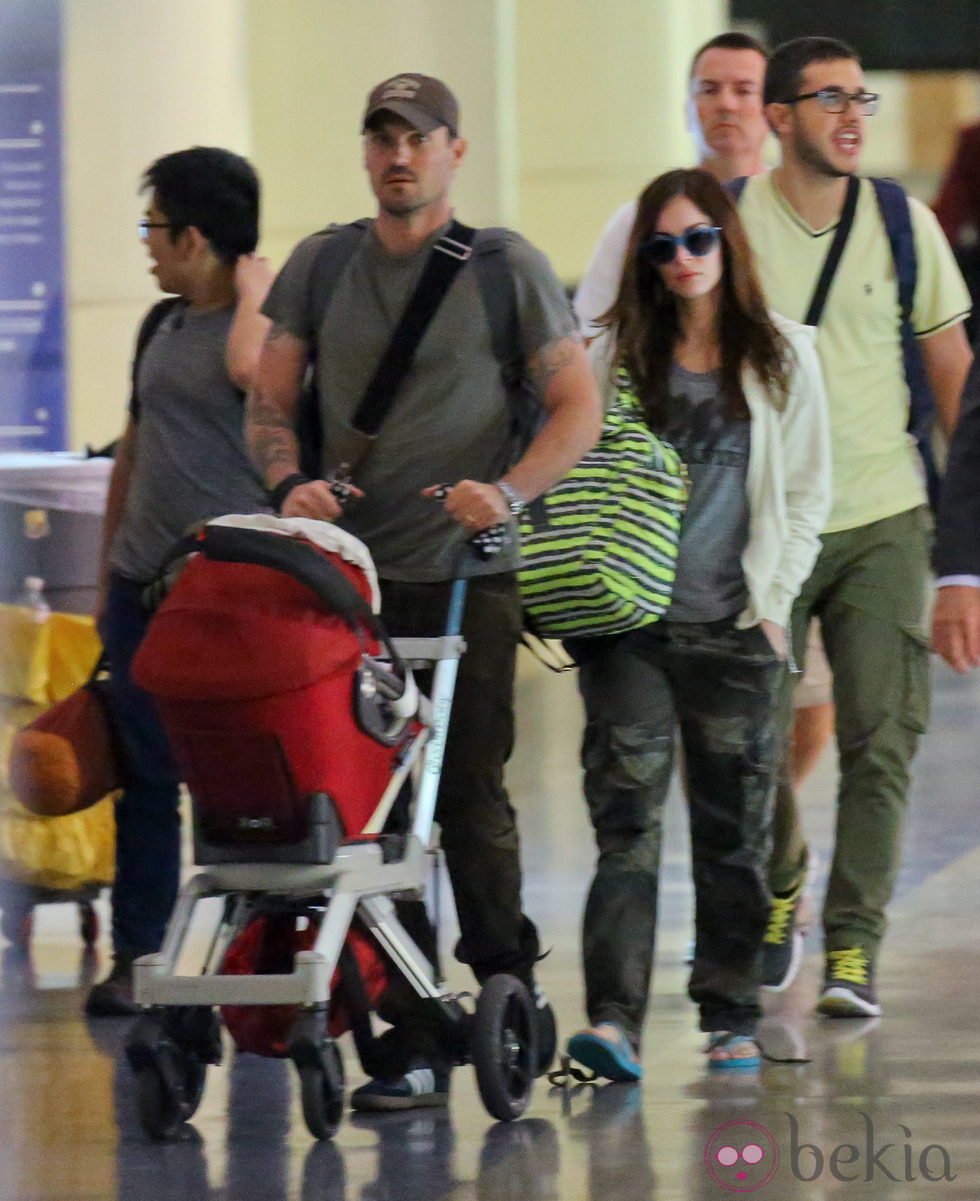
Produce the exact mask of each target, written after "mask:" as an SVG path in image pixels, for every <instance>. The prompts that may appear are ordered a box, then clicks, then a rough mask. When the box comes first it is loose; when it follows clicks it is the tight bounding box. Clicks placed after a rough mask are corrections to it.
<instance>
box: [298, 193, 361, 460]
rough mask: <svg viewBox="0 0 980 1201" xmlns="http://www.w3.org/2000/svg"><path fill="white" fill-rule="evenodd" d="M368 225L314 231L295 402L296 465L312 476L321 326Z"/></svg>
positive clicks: (318, 427)
mask: <svg viewBox="0 0 980 1201" xmlns="http://www.w3.org/2000/svg"><path fill="white" fill-rule="evenodd" d="M370 227H371V222H370V219H369V218H367V217H362V218H361V219H360V220H359V221H352V222H350V224H349V225H328V226H327V227H326V229H321V230H318V231H317V233H316V234H315V235H314V237H319V238H320V239H321V243H320V246H319V248H318V249H317V252H316V255H315V256H314V258H313V264H312V266H311V268H310V275H309V281H308V289H309V290H308V295H307V307H306V311H307V314H308V316H309V330H310V336H309V337H310V346H309V362H308V365H307V371H306V380H305V383H304V386H303V390H302V392H301V393H300V397H299V400H298V402H297V406H296V441H297V443H298V444H299V466H300V470H301V471H302V472H303V473H304V474H305V475H308V476H310V477H311V478H312V477H316V476H318V475H319V474H320V457H321V453H322V450H323V423H322V421H321V418H320V397H319V394H318V393H317V390H316V358H317V350H318V342H319V336H320V328H321V326H322V325H323V322H324V321H325V319H326V316H327V310H328V309H329V308H330V301H331V300H332V299H333V295H334V292H335V291H336V290H337V284H338V283H339V282H340V277H341V276H342V275H343V273H344V270H345V268H346V267H347V264H348V263H349V262H350V261H351V259H352V258H353V257H354V254H355V252H356V251H357V248H358V246H360V244H361V242H362V241H363V240H364V235H365V234H366V233H367V231H368V229H370Z"/></svg>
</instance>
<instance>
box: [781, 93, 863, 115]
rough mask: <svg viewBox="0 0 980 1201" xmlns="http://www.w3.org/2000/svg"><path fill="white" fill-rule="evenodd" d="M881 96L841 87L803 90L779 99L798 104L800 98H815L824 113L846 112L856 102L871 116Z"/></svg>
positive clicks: (786, 102)
mask: <svg viewBox="0 0 980 1201" xmlns="http://www.w3.org/2000/svg"><path fill="white" fill-rule="evenodd" d="M880 99H881V97H880V96H879V95H878V93H877V92H845V91H844V89H843V88H821V89H820V91H819V92H804V93H803V95H802V96H790V97H789V99H788V100H780V102H779V103H780V104H799V102H800V101H801V100H816V102H817V104H819V105H820V107H821V108H822V109H823V111H824V112H825V113H846V112H847V110H848V107H849V106H850V105H852V104H856V105H857V106H858V108H860V109H861V110H862V111H863V112H864V115H865V116H866V117H873V116H874V115H875V113H876V112H877V111H878V101H879V100H880Z"/></svg>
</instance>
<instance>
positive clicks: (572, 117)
mask: <svg viewBox="0 0 980 1201" xmlns="http://www.w3.org/2000/svg"><path fill="white" fill-rule="evenodd" d="M726 11H727V4H726V3H725V0H606V2H605V3H604V4H602V5H599V4H596V3H595V0H166V3H165V4H163V3H154V2H153V0H65V12H66V59H67V62H66V82H65V145H66V168H67V171H66V205H67V214H68V264H67V268H68V279H69V300H70V304H69V358H70V387H71V421H70V426H71V444H72V445H73V446H76V447H77V446H80V445H81V444H83V443H84V442H93V443H96V444H99V443H101V442H105V441H108V440H109V439H110V438H112V437H114V436H115V435H116V434H117V433H118V432H119V430H120V429H121V427H122V425H123V422H124V420H125V400H126V393H127V374H128V364H129V358H130V354H131V349H132V344H133V336H134V332H135V327H136V324H137V322H138V320H139V317H140V315H141V313H142V312H143V311H144V310H145V308H146V307H147V305H148V304H149V303H150V302H151V301H152V300H153V298H154V296H155V292H154V288H153V282H152V280H151V279H150V277H149V276H148V275H147V273H146V260H145V257H144V254H143V252H142V249H141V247H140V245H139V243H138V241H137V239H136V236H135V228H134V226H135V221H136V219H137V218H138V216H139V215H140V213H141V211H142V204H143V202H142V201H141V199H140V198H139V197H138V196H137V195H136V187H137V184H138V181H139V177H140V174H141V172H142V170H143V169H144V168H145V166H146V165H147V164H148V163H149V162H150V161H152V159H153V158H155V157H156V156H158V155H160V154H163V153H166V152H167V151H169V150H174V149H178V148H180V147H183V146H189V145H193V144H195V143H197V144H215V145H225V146H229V147H231V148H232V149H235V150H239V151H242V152H245V153H249V154H251V156H252V157H253V159H254V160H255V162H256V164H257V166H258V167H259V170H260V172H261V174H262V178H263V182H264V188H265V202H264V220H263V226H264V238H263V244H262V249H263V251H264V252H265V253H266V254H267V255H269V257H270V258H271V259H272V260H273V262H274V263H276V264H278V263H279V262H281V260H282V258H283V257H284V256H285V254H286V253H287V252H288V250H289V248H290V247H291V246H292V245H294V244H295V242H296V241H297V240H298V239H299V238H300V237H302V236H303V235H304V234H306V233H308V232H310V231H311V230H313V229H317V228H319V227H321V226H322V225H324V224H326V223H327V222H328V221H336V220H340V221H343V220H348V219H350V218H353V217H356V216H361V215H363V214H365V213H368V212H370V211H371V209H372V199H371V196H370V194H369V192H368V190H367V188H366V186H365V181H364V175H363V172H362V170H361V165H360V155H361V150H360V139H359V122H360V116H361V112H362V109H363V104H364V99H365V96H366V94H367V92H368V90H369V88H370V87H371V86H372V85H373V84H375V83H377V82H378V81H379V80H381V79H383V78H385V77H386V76H388V75H391V74H394V73H396V72H398V71H403V70H420V71H425V72H428V73H431V74H435V75H439V76H441V77H442V78H444V79H446V80H447V81H448V82H449V83H450V84H451V86H452V87H453V88H454V89H455V90H456V91H457V92H458V94H459V97H460V101H461V105H462V112H463V132H464V134H465V135H466V137H467V138H468V139H469V142H470V149H469V152H468V155H467V159H466V161H465V163H464V164H463V167H462V169H461V171H460V174H459V178H458V181H457V185H456V191H455V196H456V201H457V205H458V209H459V212H460V215H461V217H463V219H464V220H467V221H470V222H472V223H474V224H478V225H481V224H492V223H500V224H506V225H511V226H514V227H516V228H518V229H520V230H521V231H522V232H524V233H525V234H527V235H528V236H529V237H530V238H531V239H532V241H534V242H536V243H537V244H539V245H540V246H541V247H542V248H543V249H544V250H545V251H546V252H547V253H548V254H549V255H550V257H551V258H552V261H553V262H554V264H555V266H556V268H557V269H558V271H559V273H560V274H561V275H562V277H563V278H565V279H566V280H568V281H573V280H575V279H577V278H578V276H579V275H580V273H581V271H582V270H583V268H584V266H585V264H586V263H587V261H588V258H589V255H590V253H591V251H592V248H593V246H594V245H595V241H596V239H597V237H598V235H599V232H600V231H601V229H602V227H603V225H604V223H605V222H606V220H607V219H608V217H609V216H610V214H611V213H612V212H613V210H614V209H615V208H616V207H617V206H618V205H619V204H621V203H622V202H623V201H624V200H625V199H626V198H628V197H629V196H631V195H635V194H636V192H637V191H638V190H639V189H640V187H641V186H642V185H643V183H644V182H645V181H647V180H648V179H650V178H651V177H652V176H653V175H655V174H657V173H659V172H660V171H663V170H666V169H668V168H670V167H673V166H676V165H678V164H681V163H688V162H690V161H691V159H692V156H693V147H692V144H691V141H690V138H689V136H688V133H687V131H686V128H685V113H684V107H685V99H686V91H687V87H686V85H687V70H688V65H689V61H690V57H691V54H692V52H693V51H694V50H695V49H696V48H697V46H698V45H699V44H700V43H701V42H702V41H704V40H705V39H707V38H708V37H711V36H712V35H713V34H715V33H717V32H720V31H721V30H722V29H724V28H725V27H726V23H727V22H726ZM189 31H192V33H191V32H189ZM869 83H870V84H871V85H872V86H875V87H879V86H880V88H881V90H882V91H883V92H884V93H885V102H886V103H885V106H884V109H883V112H882V115H881V116H880V117H877V118H876V119H875V125H874V127H873V133H872V136H871V139H870V142H869V147H868V158H867V163H866V166H867V168H868V170H872V171H875V172H879V173H888V174H901V175H902V176H903V178H910V182H913V185H914V186H916V184H915V181H916V179H917V177H916V175H915V168H916V166H917V163H916V157H919V158H921V157H922V156H923V154H926V153H928V157H929V164H928V166H933V164H934V161H939V160H940V159H941V158H942V157H944V155H940V154H939V150H938V147H939V146H940V143H942V147H943V149H945V146H946V145H948V142H949V139H950V137H951V130H952V128H953V127H954V126H955V125H957V124H960V123H962V122H963V121H965V120H966V119H968V118H969V117H970V116H971V115H972V113H973V112H974V111H976V96H977V87H976V81H975V79H974V78H973V77H958V78H956V79H954V78H947V79H939V80H936V79H925V78H923V77H916V78H914V79H911V80H909V81H905V80H903V79H901V78H900V77H895V76H888V77H874V79H873V80H869ZM933 184H934V177H933V176H929V175H924V176H922V178H921V179H919V181H918V184H917V186H918V190H919V191H920V193H927V194H928V191H929V189H930V188H931V186H933Z"/></svg>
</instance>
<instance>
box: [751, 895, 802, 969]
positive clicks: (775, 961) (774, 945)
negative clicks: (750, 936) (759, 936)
mask: <svg viewBox="0 0 980 1201" xmlns="http://www.w3.org/2000/svg"><path fill="white" fill-rule="evenodd" d="M802 900H803V881H800V883H799V884H798V885H797V886H796V888H794V889H793V891H792V892H790V893H787V895H786V896H784V897H776V896H774V897H773V899H772V905H771V907H770V909H769V925H768V926H767V927H766V934H765V937H764V938H763V940H762V974H761V978H760V984H761V985H762V987H763V988H764V989H766V990H767V991H768V992H783V990H784V989H787V988H789V986H790V985H791V984H792V983H793V981H794V980H795V979H796V973H797V972H798V971H799V970H800V963H801V962H802V960H803V935H802V934H801V933H800V931H799V930H798V929H797V925H796V920H797V915H798V913H799V909H800V902H801V901H802Z"/></svg>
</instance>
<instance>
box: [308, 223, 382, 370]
mask: <svg viewBox="0 0 980 1201" xmlns="http://www.w3.org/2000/svg"><path fill="white" fill-rule="evenodd" d="M370 226H371V222H370V220H369V219H368V218H367V217H362V218H361V219H360V220H359V221H352V222H351V223H350V224H349V225H328V226H327V228H326V229H321V230H319V231H318V232H317V234H315V235H314V236H315V237H320V238H322V239H323V242H322V245H321V246H320V248H319V250H318V251H317V253H316V257H315V259H314V260H313V267H312V270H311V271H310V297H309V306H308V310H307V311H308V312H309V315H310V330H311V334H312V338H311V345H312V347H313V352H314V353H315V351H316V339H317V335H318V334H319V332H320V326H321V325H323V321H324V318H325V317H326V315H327V309H328V308H329V307H330V301H331V300H332V299H333V294H334V291H335V290H336V287H337V284H338V282H339V281H340V277H341V276H342V275H343V273H344V269H345V268H346V266H347V264H348V263H349V262H350V261H351V259H352V258H353V257H354V252H355V251H356V250H357V248H358V246H360V244H361V242H362V241H363V240H364V235H365V234H366V233H367V231H368V229H369V228H370Z"/></svg>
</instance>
